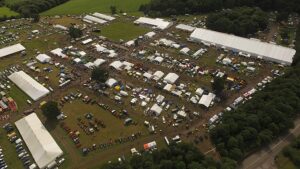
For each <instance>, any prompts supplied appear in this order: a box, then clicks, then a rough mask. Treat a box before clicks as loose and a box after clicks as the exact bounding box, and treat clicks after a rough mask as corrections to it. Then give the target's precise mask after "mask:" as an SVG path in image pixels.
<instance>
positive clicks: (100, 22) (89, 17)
mask: <svg viewBox="0 0 300 169" xmlns="http://www.w3.org/2000/svg"><path fill="white" fill-rule="evenodd" d="M83 20H84V21H90V22H95V23H99V24H105V23H106V22H107V21H106V20H103V19H100V18H97V17H94V16H91V15H86V16H85V17H84V18H83Z"/></svg>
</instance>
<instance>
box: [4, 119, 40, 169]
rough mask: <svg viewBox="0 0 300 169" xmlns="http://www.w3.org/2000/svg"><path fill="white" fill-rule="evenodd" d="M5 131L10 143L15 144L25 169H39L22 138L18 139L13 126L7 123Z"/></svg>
mask: <svg viewBox="0 0 300 169" xmlns="http://www.w3.org/2000/svg"><path fill="white" fill-rule="evenodd" d="M3 129H4V130H5V131H6V132H7V137H8V139H9V141H10V142H11V143H12V144H15V149H16V153H17V156H18V158H19V159H20V160H21V161H22V163H23V165H24V168H28V169H35V168H37V166H36V164H35V163H33V162H32V161H31V157H30V155H29V153H28V152H27V150H26V147H25V145H24V144H23V140H22V139H21V138H20V137H18V136H17V134H16V132H15V131H14V127H13V125H12V124H10V123H6V124H5V125H4V126H3ZM0 164H1V163H0ZM0 166H1V165H0ZM4 167H5V166H4ZM6 167H7V166H6ZM0 169H2V168H0ZM4 169H5V168H4Z"/></svg>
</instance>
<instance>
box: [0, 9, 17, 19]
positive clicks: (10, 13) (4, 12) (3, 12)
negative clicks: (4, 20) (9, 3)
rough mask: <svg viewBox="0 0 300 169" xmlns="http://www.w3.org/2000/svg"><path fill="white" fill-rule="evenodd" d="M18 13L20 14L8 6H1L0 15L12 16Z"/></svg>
mask: <svg viewBox="0 0 300 169" xmlns="http://www.w3.org/2000/svg"><path fill="white" fill-rule="evenodd" d="M17 15H19V14H18V13H17V12H14V11H12V10H10V9H9V8H7V7H0V17H3V16H7V17H10V16H17Z"/></svg>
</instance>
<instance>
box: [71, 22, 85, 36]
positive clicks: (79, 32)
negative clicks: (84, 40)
mask: <svg viewBox="0 0 300 169" xmlns="http://www.w3.org/2000/svg"><path fill="white" fill-rule="evenodd" d="M82 34H83V33H82V30H80V29H78V28H75V27H74V25H72V26H70V28H69V35H70V36H71V38H73V39H76V38H80V37H81V36H82Z"/></svg>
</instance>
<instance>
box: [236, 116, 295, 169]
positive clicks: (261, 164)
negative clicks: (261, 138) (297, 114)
mask: <svg viewBox="0 0 300 169" xmlns="http://www.w3.org/2000/svg"><path fill="white" fill-rule="evenodd" d="M298 135H300V119H297V120H296V121H295V127H294V128H293V129H291V130H290V131H289V133H288V134H287V135H285V136H283V137H281V138H279V139H278V140H276V141H275V142H274V143H272V144H271V145H269V146H268V147H266V148H264V149H263V150H261V151H258V152H256V153H254V154H252V155H250V156H249V157H247V158H246V159H245V160H244V161H243V162H242V164H241V167H240V169H277V167H276V165H275V161H274V158H275V157H276V155H277V154H278V153H280V152H281V150H282V149H283V148H284V147H285V146H287V145H289V144H290V143H291V142H292V141H293V140H294V138H295V137H297V136H298Z"/></svg>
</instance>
